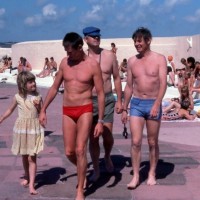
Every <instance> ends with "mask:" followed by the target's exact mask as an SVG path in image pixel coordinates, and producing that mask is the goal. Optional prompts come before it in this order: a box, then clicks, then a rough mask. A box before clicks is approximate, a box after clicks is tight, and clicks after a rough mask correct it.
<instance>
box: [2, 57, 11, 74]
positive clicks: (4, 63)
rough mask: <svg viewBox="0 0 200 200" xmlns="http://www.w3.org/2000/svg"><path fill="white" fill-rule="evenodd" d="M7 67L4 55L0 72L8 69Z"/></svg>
mask: <svg viewBox="0 0 200 200" xmlns="http://www.w3.org/2000/svg"><path fill="white" fill-rule="evenodd" d="M8 68H9V64H8V57H7V56H6V57H4V58H3V65H2V67H1V68H0V73H3V72H5V70H6V69H8Z"/></svg>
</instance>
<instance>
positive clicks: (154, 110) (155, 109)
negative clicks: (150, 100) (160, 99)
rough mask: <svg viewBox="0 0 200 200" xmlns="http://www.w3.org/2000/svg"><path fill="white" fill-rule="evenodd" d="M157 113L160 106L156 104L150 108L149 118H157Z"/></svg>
mask: <svg viewBox="0 0 200 200" xmlns="http://www.w3.org/2000/svg"><path fill="white" fill-rule="evenodd" d="M159 111H160V105H159V104H157V103H154V104H153V106H152V108H151V112H150V116H151V117H152V118H156V117H158V114H159Z"/></svg>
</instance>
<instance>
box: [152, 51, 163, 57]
mask: <svg viewBox="0 0 200 200" xmlns="http://www.w3.org/2000/svg"><path fill="white" fill-rule="evenodd" d="M151 53H152V55H153V56H156V57H159V58H165V56H164V55H163V54H161V53H158V52H155V51H151Z"/></svg>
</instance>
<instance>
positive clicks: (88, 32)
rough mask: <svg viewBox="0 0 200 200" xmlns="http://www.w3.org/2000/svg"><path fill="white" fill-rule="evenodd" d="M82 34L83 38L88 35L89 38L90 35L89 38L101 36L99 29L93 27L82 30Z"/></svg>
mask: <svg viewBox="0 0 200 200" xmlns="http://www.w3.org/2000/svg"><path fill="white" fill-rule="evenodd" d="M83 34H84V36H87V35H89V36H90V35H91V36H101V34H100V29H99V28H96V27H93V26H89V27H86V28H84V29H83Z"/></svg>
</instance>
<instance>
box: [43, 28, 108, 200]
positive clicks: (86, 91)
mask: <svg viewBox="0 0 200 200" xmlns="http://www.w3.org/2000/svg"><path fill="white" fill-rule="evenodd" d="M63 46H64V49H65V51H66V52H67V57H65V58H63V59H62V61H61V64H60V66H59V70H58V73H57V75H56V77H55V81H54V83H53V85H52V87H51V88H50V89H49V92H48V94H47V96H46V99H45V101H44V104H43V107H42V109H41V113H40V123H41V124H42V125H43V126H45V124H46V109H47V107H48V105H49V104H50V103H51V102H52V100H53V99H54V97H55V96H56V94H57V91H58V88H59V86H60V84H61V83H62V81H64V97H63V136H64V137H63V138H64V147H65V154H66V156H67V157H68V159H69V160H70V161H71V162H72V163H73V164H74V165H76V166H77V174H78V186H77V194H76V198H75V199H76V200H80V199H84V194H83V188H84V183H85V180H86V169H87V157H86V149H87V142H88V137H89V132H90V129H91V126H92V111H93V105H92V89H93V87H95V88H96V91H97V97H98V109H99V115H98V116H99V119H98V123H97V125H96V127H95V130H94V137H98V136H99V135H100V134H101V133H102V132H103V124H102V121H103V113H104V107H105V104H104V100H105V96H104V91H103V79H102V75H101V69H100V66H99V64H98V62H97V61H95V60H94V59H92V58H90V57H88V56H87V55H86V54H85V53H84V51H83V39H82V38H81V36H80V35H78V34H77V33H74V32H71V33H67V34H66V35H65V37H64V39H63Z"/></svg>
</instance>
